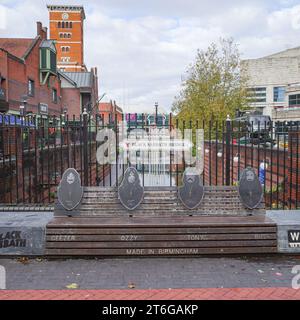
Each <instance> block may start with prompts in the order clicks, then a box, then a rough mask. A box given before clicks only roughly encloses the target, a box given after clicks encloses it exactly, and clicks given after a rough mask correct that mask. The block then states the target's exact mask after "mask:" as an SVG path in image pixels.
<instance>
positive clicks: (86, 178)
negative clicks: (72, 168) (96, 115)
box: [82, 109, 89, 187]
mask: <svg viewBox="0 0 300 320" xmlns="http://www.w3.org/2000/svg"><path fill="white" fill-rule="evenodd" d="M82 115H83V117H82V118H83V134H82V136H83V139H82V140H83V141H82V142H83V177H84V185H85V186H86V187H87V186H88V185H89V155H88V143H89V141H88V113H87V112H86V109H85V110H84V112H83V114H82Z"/></svg>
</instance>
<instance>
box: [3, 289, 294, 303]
mask: <svg viewBox="0 0 300 320" xmlns="http://www.w3.org/2000/svg"><path fill="white" fill-rule="evenodd" d="M0 300H127V301H132V300H300V290H294V289H291V288H256V289H249V288H236V289H169V290H68V291H66V290H61V291H55V290H43V291H39V290H35V291H34V290H29V291H0Z"/></svg>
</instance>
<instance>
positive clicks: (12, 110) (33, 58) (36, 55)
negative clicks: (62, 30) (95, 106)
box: [0, 22, 61, 115]
mask: <svg viewBox="0 0 300 320" xmlns="http://www.w3.org/2000/svg"><path fill="white" fill-rule="evenodd" d="M60 88H61V86H60V79H59V77H58V75H57V71H56V47H55V43H54V42H53V41H51V40H48V39H47V28H45V27H43V26H42V24H41V23H40V22H38V23H37V36H36V37H35V38H34V39H16V38H0V100H1V103H0V112H7V113H8V114H20V110H21V109H20V106H24V107H25V108H24V109H23V110H24V112H25V113H26V114H28V113H32V114H36V115H48V114H53V115H59V114H60V113H61V89H60ZM22 112H23V111H22Z"/></svg>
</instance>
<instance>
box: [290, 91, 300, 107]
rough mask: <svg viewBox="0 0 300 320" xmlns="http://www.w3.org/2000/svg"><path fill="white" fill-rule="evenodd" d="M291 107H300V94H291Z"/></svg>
mask: <svg viewBox="0 0 300 320" xmlns="http://www.w3.org/2000/svg"><path fill="white" fill-rule="evenodd" d="M289 106H290V107H300V94H293V95H290V96H289Z"/></svg>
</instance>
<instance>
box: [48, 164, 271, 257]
mask: <svg viewBox="0 0 300 320" xmlns="http://www.w3.org/2000/svg"><path fill="white" fill-rule="evenodd" d="M71 170H72V169H71ZM250 173H251V172H250ZM252 175H253V174H252ZM78 179H80V178H78ZM71 180H72V179H71ZM73 180H74V179H73ZM123 181H125V178H124V180H123ZM128 181H129V180H128ZM70 183H73V182H72V181H71V182H70ZM193 183H195V180H194V182H193ZM122 184H123V183H122ZM66 187H67V188H68V184H66ZM138 187H139V188H142V187H141V186H138ZM121 188H122V186H121V187H120V188H109V187H107V188H104V187H84V188H82V187H81V186H79V187H77V190H75V191H74V192H75V193H77V194H78V195H79V196H80V197H81V202H80V203H78V205H77V206H76V208H73V207H72V206H73V205H72V204H70V208H72V210H69V211H66V209H65V206H63V205H62V204H61V203H62V202H58V203H57V204H56V206H55V218H54V220H52V221H51V222H50V223H49V224H48V225H47V229H46V230H47V231H46V254H47V255H49V256H173V255H175V256H190V255H195V256H197V255H206V254H254V253H265V254H266V253H275V252H277V227H276V224H275V223H274V222H273V221H272V220H270V219H268V218H267V217H266V216H265V209H264V203H263V202H262V201H259V203H257V205H255V209H247V208H246V207H245V203H243V202H242V201H241V191H240V190H239V189H238V187H234V186H218V187H215V186H208V187H204V188H203V187H202V186H200V187H199V188H200V189H198V190H197V192H198V193H197V195H199V193H201V190H202V197H201V196H200V198H201V199H200V200H199V203H198V205H197V206H196V207H195V208H194V209H188V208H187V207H186V203H185V202H184V199H182V196H183V197H184V193H182V195H181V193H180V190H181V189H184V188H181V189H180V188H179V189H177V188H174V187H172V188H168V187H159V188H157V187H155V188H151V187H148V188H147V187H146V188H142V192H143V197H142V199H141V201H140V202H138V199H136V202H137V203H138V204H137V203H135V204H133V205H132V210H128V208H127V207H126V205H125V206H124V203H123V202H122V201H120V190H121ZM201 188H202V189H201ZM124 190H125V196H126V192H127V189H126V188H125V189H124ZM124 190H123V191H124ZM132 190H140V189H132ZM193 190H195V189H193ZM203 191H204V192H203ZM128 192H129V191H128ZM136 192H137V193H138V192H139V191H136ZM123 196H124V194H123ZM196 200H197V199H196ZM66 205H68V203H67V202H66Z"/></svg>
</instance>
